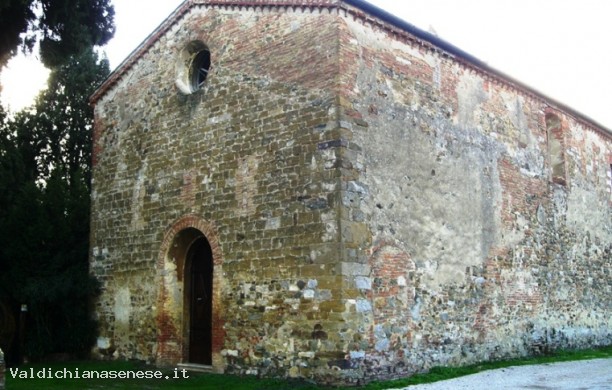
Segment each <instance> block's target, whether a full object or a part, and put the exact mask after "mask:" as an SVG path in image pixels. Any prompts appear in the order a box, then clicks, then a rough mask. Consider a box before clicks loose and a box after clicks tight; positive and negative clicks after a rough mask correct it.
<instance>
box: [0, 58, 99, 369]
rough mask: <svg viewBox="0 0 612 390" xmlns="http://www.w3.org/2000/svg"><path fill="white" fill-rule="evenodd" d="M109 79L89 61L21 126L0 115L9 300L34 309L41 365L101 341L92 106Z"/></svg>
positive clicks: (1, 254) (31, 331)
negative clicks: (93, 230) (92, 242)
mask: <svg viewBox="0 0 612 390" xmlns="http://www.w3.org/2000/svg"><path fill="white" fill-rule="evenodd" d="M108 73H109V67H108V62H107V61H105V60H103V61H100V60H99V59H98V57H97V55H96V54H95V53H94V52H93V51H92V50H88V51H85V52H83V53H81V54H80V55H79V56H74V57H71V58H70V59H69V60H68V61H67V62H66V63H65V64H64V65H62V66H60V67H58V68H56V69H55V70H53V71H52V72H51V75H50V79H49V87H48V89H47V90H45V91H43V92H42V93H41V95H40V96H39V97H38V98H37V100H36V103H35V105H34V106H33V107H32V108H30V109H28V110H24V111H22V112H19V113H18V114H16V115H15V116H14V117H13V118H11V119H6V115H4V114H3V112H2V111H1V110H0V202H1V203H0V299H3V300H4V301H5V302H6V301H8V302H12V303H13V305H14V306H15V307H18V306H19V304H22V303H25V304H27V305H28V308H29V312H28V316H29V322H28V327H27V332H26V339H27V353H28V355H29V356H31V357H40V356H44V355H46V354H48V353H53V352H72V353H77V352H79V351H85V350H87V349H88V348H89V346H90V345H91V343H92V341H93V338H94V336H95V326H94V325H95V324H94V323H93V321H92V320H91V317H90V313H89V307H88V305H89V301H90V299H91V297H92V296H93V294H94V293H95V290H96V288H97V287H96V286H97V285H96V282H95V280H93V279H92V278H91V277H90V276H89V273H88V244H89V193H90V177H91V132H92V126H93V111H92V108H91V107H90V106H89V105H88V97H89V95H90V94H91V93H93V89H94V88H95V86H97V85H99V84H100V83H101V82H102V81H103V80H104V78H105V77H106V76H107V75H108Z"/></svg>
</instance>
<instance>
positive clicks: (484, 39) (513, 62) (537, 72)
mask: <svg viewBox="0 0 612 390" xmlns="http://www.w3.org/2000/svg"><path fill="white" fill-rule="evenodd" d="M181 2H182V0H113V4H114V5H115V14H116V25H117V33H116V34H115V38H113V40H112V41H111V42H110V43H109V44H108V46H107V47H106V48H105V50H106V53H107V55H108V57H109V60H110V62H111V68H114V67H116V66H117V65H119V64H120V63H121V61H123V59H125V57H126V56H128V55H129V54H130V53H131V51H132V50H134V49H135V48H136V47H137V46H138V45H139V44H140V43H141V42H142V41H143V40H144V39H145V38H146V37H147V36H148V34H150V33H151V32H152V31H153V30H154V29H155V28H156V27H157V26H158V25H159V24H160V23H161V22H162V21H163V20H164V18H165V17H167V16H168V15H169V14H170V13H171V12H172V11H173V10H174V9H175V8H176V7H178V5H179V4H180V3H181ZM370 3H372V4H374V5H376V6H378V7H380V8H383V9H384V10H386V11H388V12H390V13H392V14H394V15H396V16H398V17H400V18H402V19H404V20H405V21H407V22H409V23H411V24H413V25H415V26H417V27H419V28H421V29H424V30H429V29H430V28H431V27H433V28H434V30H435V31H436V33H437V34H438V36H439V37H440V38H442V39H444V40H446V41H448V42H449V43H451V44H453V45H455V46H457V47H458V48H460V49H461V50H463V51H465V52H467V53H469V54H472V55H473V56H475V57H477V58H479V59H481V60H483V61H485V62H487V63H488V64H489V65H491V66H492V67H494V68H496V69H498V70H500V71H502V72H504V73H506V74H508V75H510V76H512V77H514V78H516V79H518V80H520V81H522V82H524V83H525V84H527V85H529V86H531V87H533V88H535V89H536V90H538V91H540V92H542V93H544V94H545V95H548V96H550V97H552V98H554V99H556V100H559V101H561V102H563V103H565V104H567V105H569V106H571V107H573V108H574V109H575V110H577V111H579V112H582V113H583V114H585V115H587V116H589V117H591V118H592V119H594V120H595V121H597V122H599V123H601V124H602V125H604V126H606V127H608V128H609V129H612V107H611V104H612V44H611V42H610V39H612V23H611V22H610V21H609V18H610V15H612V2H610V1H609V0H401V1H400V0H370ZM32 63H34V61H31V60H29V61H28V60H25V59H23V58H19V59H16V60H14V61H12V62H11V63H10V64H9V68H8V69H6V70H4V71H3V72H2V85H3V87H4V90H3V94H2V99H3V102H5V104H8V105H9V106H10V107H11V109H13V110H17V109H19V108H21V107H23V106H24V105H27V104H29V103H30V102H31V99H32V95H33V94H35V93H36V91H37V90H38V89H39V88H40V86H41V85H42V84H44V76H45V73H44V70H40V68H37V67H35V66H34V65H32ZM41 79H42V81H41Z"/></svg>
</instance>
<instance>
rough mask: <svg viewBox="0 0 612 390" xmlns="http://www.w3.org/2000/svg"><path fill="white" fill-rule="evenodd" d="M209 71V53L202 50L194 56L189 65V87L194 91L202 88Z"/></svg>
mask: <svg viewBox="0 0 612 390" xmlns="http://www.w3.org/2000/svg"><path fill="white" fill-rule="evenodd" d="M209 70H210V52H209V51H208V50H207V49H204V50H202V51H200V52H199V53H197V54H196V56H195V58H194V59H193V62H192V64H191V87H192V89H193V90H194V91H197V90H199V89H201V88H202V86H203V85H204V83H205V82H206V78H207V77H208V71H209Z"/></svg>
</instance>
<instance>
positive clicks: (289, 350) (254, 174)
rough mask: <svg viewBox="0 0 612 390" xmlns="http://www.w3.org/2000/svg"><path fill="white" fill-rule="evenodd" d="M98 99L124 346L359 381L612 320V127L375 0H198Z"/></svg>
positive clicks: (206, 362)
mask: <svg viewBox="0 0 612 390" xmlns="http://www.w3.org/2000/svg"><path fill="white" fill-rule="evenodd" d="M560 82H562V81H560ZM91 102H92V104H93V105H94V107H95V126H94V161H93V163H94V183H93V194H92V225H91V272H92V273H93V274H94V275H95V276H96V277H97V278H98V279H99V280H100V281H101V284H102V292H101V295H100V296H99V298H98V299H97V301H96V306H95V312H96V317H97V319H98V321H99V327H100V328H99V339H98V342H97V346H96V347H95V351H94V352H95V353H96V354H97V355H98V356H99V357H101V358H102V357H107V358H109V357H111V358H127V359H141V360H146V361H149V362H153V363H156V364H159V365H176V364H184V365H186V366H188V367H189V366H193V367H207V368H209V369H210V370H212V371H215V372H226V373H238V374H252V375H261V376H281V377H295V378H305V379H308V380H315V381H318V382H321V383H335V384H360V383H365V382H368V381H370V380H373V379H381V378H392V377H399V376H406V375H410V374H412V373H415V372H418V371H422V370H426V369H428V368H430V367H433V366H439V365H462V364H469V363H474V362H477V361H481V360H486V359H501V358H509V357H515V356H522V355H526V354H536V353H541V352H546V351H548V350H552V349H555V348H581V347H590V346H596V345H608V344H611V343H612V310H611V309H612V307H611V305H612V304H611V301H612V300H611V299H610V297H611V296H612V276H611V256H612V254H611V252H612V218H611V217H612V196H611V190H612V183H611V180H612V172H611V171H612V132H611V131H610V130H609V129H606V128H604V127H602V126H601V125H599V124H598V123H596V122H594V121H593V120H591V119H589V118H588V117H585V116H584V115H582V114H580V113H578V112H576V111H574V110H572V109H571V108H569V107H567V106H565V105H563V104H561V103H559V102H556V101H554V100H552V99H549V98H547V97H546V96H543V95H542V94H540V93H539V92H537V91H536V90H534V89H532V88H530V87H529V86H526V85H524V84H522V83H520V82H518V81H517V80H514V79H512V78H509V77H507V76H505V75H504V74H501V73H500V72H498V71H496V70H495V69H491V68H490V67H489V66H487V65H486V64H484V63H482V62H481V61H479V60H478V59H476V58H474V57H472V56H471V55H469V54H467V53H465V52H463V51H462V50H460V49H458V48H457V47H454V46H453V45H451V44H449V43H447V42H445V41H443V40H441V39H439V38H437V37H436V36H433V35H431V34H428V33H426V32H424V31H421V30H419V29H417V28H415V27H414V26H412V25H410V24H408V23H406V22H405V21H403V20H401V19H398V18H397V17H395V16H393V15H391V14H389V13H387V12H384V11H383V10H381V9H379V8H376V7H374V6H372V5H371V4H369V3H367V2H365V1H361V0H249V1H241V0H186V1H185V2H184V3H183V4H182V5H181V6H180V7H179V8H178V9H177V10H176V11H175V12H174V13H173V14H172V15H170V16H169V18H168V19H167V20H166V21H165V22H164V23H163V24H161V25H160V26H159V27H158V28H157V29H156V30H155V31H154V32H153V33H152V34H151V35H150V36H149V37H148V38H147V39H146V40H145V42H143V43H142V44H141V45H140V46H139V47H138V48H137V49H136V50H135V51H134V52H133V53H132V54H131V55H130V57H129V58H127V59H126V60H125V61H124V62H123V63H122V64H121V65H120V66H119V67H118V68H117V69H116V70H115V71H114V72H113V73H112V74H111V75H110V77H109V78H108V79H107V80H106V81H105V82H104V84H103V85H102V86H100V88H99V89H98V90H97V92H96V93H95V94H94V95H93V96H92V97H91Z"/></svg>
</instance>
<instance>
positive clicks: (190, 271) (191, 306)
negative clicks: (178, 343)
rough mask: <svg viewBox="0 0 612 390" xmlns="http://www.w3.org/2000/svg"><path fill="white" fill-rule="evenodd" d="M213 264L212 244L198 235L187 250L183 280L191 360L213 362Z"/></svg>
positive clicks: (188, 346) (193, 361)
mask: <svg viewBox="0 0 612 390" xmlns="http://www.w3.org/2000/svg"><path fill="white" fill-rule="evenodd" d="M213 264H214V263H213V254H212V249H211V246H210V243H209V242H208V240H207V239H206V238H205V237H204V236H200V237H198V238H197V239H196V240H195V241H194V242H193V243H192V244H191V246H190V247H189V251H188V252H187V256H186V262H185V276H184V279H183V280H184V283H185V285H184V286H185V288H184V290H183V291H184V294H185V296H184V301H183V302H184V305H185V306H184V313H185V315H186V317H187V318H186V319H185V320H186V321H185V324H186V325H187V326H188V329H187V336H188V337H187V339H188V340H187V343H188V344H187V351H188V359H189V363H196V364H203V365H212V324H213Z"/></svg>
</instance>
